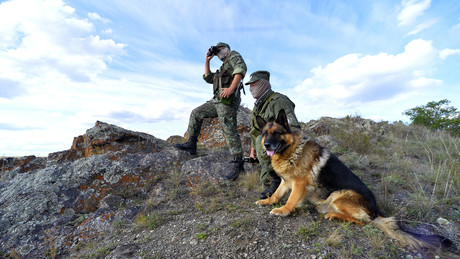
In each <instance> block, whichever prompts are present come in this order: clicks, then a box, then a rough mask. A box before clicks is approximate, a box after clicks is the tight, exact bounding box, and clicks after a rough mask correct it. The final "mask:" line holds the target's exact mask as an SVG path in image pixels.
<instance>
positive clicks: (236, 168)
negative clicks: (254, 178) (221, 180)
mask: <svg viewBox="0 0 460 259" xmlns="http://www.w3.org/2000/svg"><path fill="white" fill-rule="evenodd" d="M230 163H232V164H233V165H232V166H231V169H230V173H229V174H228V175H226V176H225V179H227V180H230V181H234V180H236V178H238V176H239V175H240V173H241V172H243V171H244V161H243V157H242V156H241V155H240V156H233V160H232V161H230Z"/></svg>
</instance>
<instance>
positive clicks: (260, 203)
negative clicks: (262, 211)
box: [256, 199, 270, 206]
mask: <svg viewBox="0 0 460 259" xmlns="http://www.w3.org/2000/svg"><path fill="white" fill-rule="evenodd" d="M256 204H257V205H261V206H265V205H270V200H269V199H265V200H258V201H256Z"/></svg>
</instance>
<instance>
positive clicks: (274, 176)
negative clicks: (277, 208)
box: [259, 171, 281, 199]
mask: <svg viewBox="0 0 460 259" xmlns="http://www.w3.org/2000/svg"><path fill="white" fill-rule="evenodd" d="M270 176H271V178H272V180H271V182H270V186H268V187H267V188H266V189H265V190H264V191H263V192H261V193H260V194H259V198H260V199H266V198H268V197H270V196H272V195H273V194H274V193H275V191H276V189H278V186H279V185H280V183H281V178H280V177H279V176H278V175H277V174H276V173H275V171H271V172H270Z"/></svg>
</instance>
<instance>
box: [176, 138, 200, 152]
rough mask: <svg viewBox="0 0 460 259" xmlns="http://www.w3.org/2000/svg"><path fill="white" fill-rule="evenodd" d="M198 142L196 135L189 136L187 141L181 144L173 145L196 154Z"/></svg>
mask: <svg viewBox="0 0 460 259" xmlns="http://www.w3.org/2000/svg"><path fill="white" fill-rule="evenodd" d="M197 142H198V137H193V136H190V137H189V139H188V141H187V142H185V143H182V144H175V145H174V147H175V148H177V149H180V150H185V151H188V152H189V153H190V154H192V155H195V154H196V143H197Z"/></svg>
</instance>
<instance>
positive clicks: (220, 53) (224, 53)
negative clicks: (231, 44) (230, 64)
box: [217, 47, 230, 61]
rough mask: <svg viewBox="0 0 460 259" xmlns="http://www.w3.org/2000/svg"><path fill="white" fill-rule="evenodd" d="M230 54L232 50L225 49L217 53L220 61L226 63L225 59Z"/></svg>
mask: <svg viewBox="0 0 460 259" xmlns="http://www.w3.org/2000/svg"><path fill="white" fill-rule="evenodd" d="M228 53H230V49H229V48H227V47H225V48H223V49H221V50H220V51H219V53H217V57H219V59H220V60H222V61H224V59H225V58H226V57H227V55H228Z"/></svg>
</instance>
